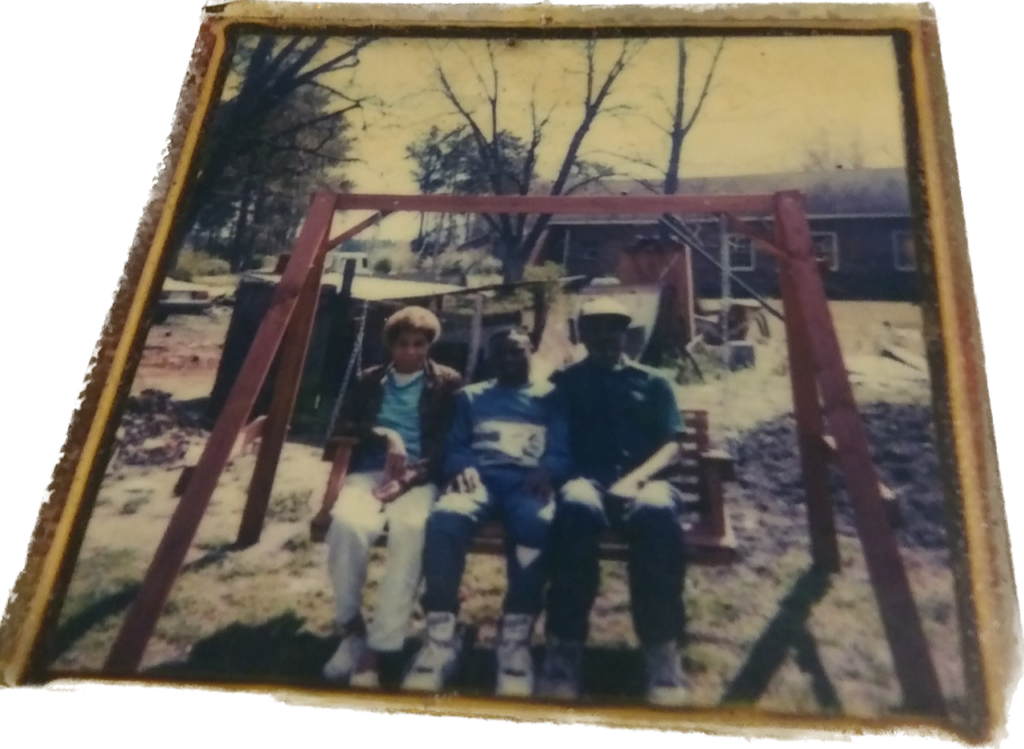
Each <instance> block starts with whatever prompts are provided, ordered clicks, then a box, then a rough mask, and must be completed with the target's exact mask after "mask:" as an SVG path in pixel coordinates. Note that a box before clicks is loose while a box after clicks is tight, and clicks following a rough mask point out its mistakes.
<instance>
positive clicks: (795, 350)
mask: <svg viewBox="0 0 1024 749" xmlns="http://www.w3.org/2000/svg"><path fill="white" fill-rule="evenodd" d="M779 284H780V286H781V289H782V305H783V310H784V315H785V325H786V349H787V351H788V353H789V381H790V385H791V387H792V393H793V411H794V415H795V417H796V431H797V444H798V446H799V448H800V467H801V473H802V476H803V484H804V503H805V505H806V507H807V523H808V526H809V530H810V536H811V555H812V557H813V558H814V563H815V564H816V565H818V566H819V567H821V568H822V569H824V570H827V571H829V572H838V571H839V568H840V565H841V562H840V558H839V540H838V536H837V535H836V518H835V508H834V507H833V504H832V496H831V494H830V493H829V488H828V460H827V456H826V454H825V450H824V449H823V448H822V442H821V435H822V434H823V431H824V425H823V423H822V416H821V402H820V401H819V399H818V382H817V376H816V373H815V371H814V359H813V355H812V354H811V348H810V341H808V339H807V327H806V325H805V324H804V319H803V314H802V313H801V310H800V303H799V300H798V299H797V298H796V297H797V291H796V287H795V284H794V282H793V279H792V277H791V275H790V271H789V264H788V262H785V263H783V264H782V267H780V269H779Z"/></svg>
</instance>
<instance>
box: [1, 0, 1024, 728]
mask: <svg viewBox="0 0 1024 749" xmlns="http://www.w3.org/2000/svg"><path fill="white" fill-rule="evenodd" d="M425 16H426V17H425ZM371 27H372V28H373V29H374V30H379V31H380V32H381V33H382V34H385V35H393V34H418V35H422V34H426V33H431V32H434V33H438V34H440V33H443V34H445V35H450V34H451V32H452V30H453V29H455V30H457V31H461V32H464V33H465V34H467V35H473V36H480V35H481V32H483V33H484V34H491V33H493V34H501V33H505V32H508V33H517V34H523V33H526V34H534V35H542V36H543V35H547V34H551V35H559V36H563V35H564V34H565V32H567V31H568V32H572V31H574V30H575V31H577V32H579V33H584V32H589V31H590V30H591V29H593V28H595V27H596V28H604V29H608V32H607V33H614V32H616V31H618V30H619V29H628V30H630V31H635V32H637V33H649V34H657V35H669V34H673V33H675V34H678V33H679V32H680V31H682V30H685V32H686V33H688V34H689V33H694V32H696V33H701V32H704V33H709V34H710V33H714V34H716V35H720V34H721V33H722V32H723V31H726V32H734V33H751V32H759V33H763V34H783V33H786V32H788V31H797V32H825V33H830V34H852V33H872V32H874V33H894V34H899V35H901V38H903V39H905V44H906V48H905V49H904V50H902V52H899V54H898V57H899V59H900V60H901V64H900V82H901V88H902V90H903V94H904V110H905V111H904V115H905V132H906V133H907V168H908V172H909V173H910V174H911V175H912V176H913V177H914V179H912V180H911V183H910V184H911V202H912V207H913V213H914V217H915V221H916V222H917V226H916V231H917V236H916V237H915V238H916V239H917V240H919V244H918V247H920V248H922V252H921V253H920V255H919V260H920V261H921V265H922V268H921V269H920V270H919V277H921V278H922V279H923V280H925V281H926V282H927V283H925V284H923V286H924V289H923V296H922V300H921V308H922V313H923V315H924V324H925V334H926V346H927V355H928V361H929V364H930V369H931V377H932V389H933V401H934V409H933V411H934V417H935V420H936V433H937V437H938V445H937V446H938V449H939V451H940V454H941V455H942V456H943V457H944V458H951V459H952V460H950V461H942V462H943V467H944V468H945V469H946V472H945V475H943V477H942V478H943V485H944V488H945V492H946V504H947V509H952V510H955V512H953V513H951V517H950V518H949V529H950V554H951V557H952V559H953V570H954V576H955V580H956V597H957V603H958V614H959V618H960V626H961V631H962V639H963V651H964V652H963V655H964V660H965V680H966V684H967V690H966V693H967V695H968V698H969V700H970V701H971V704H969V705H968V713H969V715H970V716H971V723H970V724H969V725H967V726H950V725H949V724H946V723H942V724H939V723H935V722H932V721H927V720H923V719H922V720H918V719H915V718H913V717H910V716H906V717H900V718H878V719H853V718H826V717H823V716H798V715H790V714H777V713H770V712H766V711H763V710H759V709H757V708H743V709H734V708H701V709H691V710H685V711H681V712H678V713H671V714H670V713H665V712H663V711H654V710H651V709H648V708H644V707H639V706H638V707H628V708H622V707H600V708H591V707H583V706H580V707H577V708H575V709H574V710H573V711H572V718H573V720H577V721H578V720H580V719H583V720H586V721H589V722H593V723H604V724H607V725H613V726H643V727H659V728H672V729H695V730H701V731H708V732H716V733H729V734H737V733H739V734H751V733H756V734H757V735H759V736H764V735H786V736H792V735H794V732H798V733H801V734H806V733H807V732H813V733H822V732H825V733H832V732H834V731H836V730H840V731H845V732H854V733H871V732H880V731H891V730H892V729H894V728H915V729H918V730H923V731H929V730H936V729H938V730H940V731H942V732H944V733H947V732H949V733H953V734H954V735H958V736H960V737H961V738H963V739H967V740H972V741H979V740H984V739H986V738H988V737H989V736H991V734H992V731H993V730H994V729H995V728H996V727H997V726H1001V725H1003V724H1005V721H1006V709H1007V703H1008V697H1009V689H1010V687H1011V680H1012V679H1013V678H1015V676H1016V675H1017V672H1018V670H1019V669H1018V664H1017V660H1016V658H1015V657H1012V656H1011V657H1008V656H1009V654H1011V653H1016V647H1015V645H1016V642H1017V637H1016V633H1017V624H1016V622H1017V621H1018V618H1019V615H1018V606H1017V600H1016V593H1015V591H1014V588H1013V575H1012V566H1011V563H1010V555H1009V540H1008V530H1007V525H1006V518H1005V513H1004V508H1003V503H1002V496H1001V491H1000V487H999V478H998V469H997V465H996V457H995V448H994V438H993V427H992V418H991V413H990V409H989V402H988V392H987V387H986V383H985V377H984V370H983V362H982V354H981V338H980V332H979V326H978V319H977V312H976V309H975V303H974V294H973V288H972V284H971V275H970V268H969V263H968V255H967V246H966V231H965V227H964V221H963V208H962V203H961V200H960V195H959V188H958V185H957V171H956V164H955V159H954V153H953V147H952V127H951V123H950V119H949V111H948V102H947V98H946V91H945V85H944V82H943V77H942V68H941V61H940V59H939V48H938V36H937V29H936V25H935V19H934V16H933V14H932V12H931V11H930V9H928V8H926V7H919V6H912V5H870V6H869V5H863V6H860V5H842V6H835V5H833V6H829V5H824V4H822V5H800V6H795V5H777V6H735V7H732V8H714V9H702V10H695V9H681V8H642V7H614V8H567V7H553V6H518V7H513V6H490V7H485V6H439V7H438V9H437V10H436V11H434V10H432V11H431V12H430V13H429V15H428V14H425V13H424V10H423V8H421V7H419V6H398V5H389V6H373V5H352V6H326V7H319V8H318V7H316V6H313V5H272V4H262V3H250V2H242V3H237V4H230V5H226V6H217V7H210V8H207V9H206V12H205V14H204V17H203V19H202V23H201V28H200V32H199V36H198V39H197V43H196V47H195V52H194V54H193V59H192V62H191V65H190V68H189V73H188V76H187V77H186V80H185V83H184V86H183V88H182V93H181V97H180V99H179V104H178V108H177V114H176V119H175V124H174V127H173V130H172V135H171V139H170V142H169V148H168V156H167V159H166V160H165V162H164V166H163V169H162V171H161V174H160V178H159V180H158V183H157V186H156V188H155V189H154V191H153V194H152V196H151V199H150V202H149V205H148V206H147V208H146V211H145V213H144V217H143V220H142V222H141V223H140V226H139V228H138V231H137V233H136V237H135V241H134V242H133V245H132V249H131V253H130V255H129V258H128V262H127V264H126V266H125V273H124V275H123V277H122V280H121V284H120V287H119V289H118V292H117V295H116V297H115V302H114V305H113V307H112V309H111V312H110V315H109V317H108V319H107V322H106V325H105V327H104V332H103V335H102V338H101V342H100V346H99V349H98V353H97V354H96V356H95V358H94V360H93V362H92V365H91V373H90V378H89V381H88V384H87V385H86V388H85V390H84V392H83V399H82V405H81V406H80V408H79V409H78V411H77V412H76V414H75V416H74V418H73V421H72V424H71V428H70V430H69V432H68V439H67V441H66V443H65V447H64V451H63V456H62V459H61V461H60V464H59V465H58V468H57V470H56V471H55V473H54V478H53V482H52V484H51V487H50V488H51V497H50V499H49V501H48V502H47V503H46V505H44V507H43V509H42V511H41V513H40V518H39V522H38V524H37V526H36V529H35V532H34V534H33V539H32V543H31V546H30V552H29V557H28V560H27V563H26V566H25V569H24V571H23V572H22V574H21V576H20V577H19V579H18V582H17V584H16V585H15V588H14V592H13V595H12V601H13V603H12V604H11V605H10V606H9V609H8V611H7V612H6V615H5V619H4V621H3V625H2V627H0V666H2V668H3V680H4V682H5V683H7V684H10V685H15V684H29V683H42V682H45V681H48V680H49V679H50V678H52V677H51V676H49V675H48V674H47V672H46V669H45V664H44V663H41V662H40V655H41V654H42V653H44V652H45V644H46V639H47V636H49V635H52V631H53V625H54V624H55V620H56V615H57V613H58V612H59V608H60V603H61V601H62V599H63V594H64V591H65V589H66V587H67V583H68V580H69V578H70V573H71V571H72V567H73V565H71V564H70V563H69V562H70V561H71V560H72V559H73V558H74V557H75V556H76V555H77V550H78V547H79V546H80V543H81V539H82V536H83V535H84V531H85V525H86V522H85V521H86V520H87V518H88V516H89V514H90V512H91V509H92V504H93V501H94V499H95V495H96V491H97V490H98V486H99V483H100V480H101V479H102V470H98V469H99V468H101V467H102V466H104V465H105V464H106V462H107V459H108V458H109V457H110V450H111V444H112V438H113V434H114V431H115V430H116V426H117V423H116V419H115V418H114V417H116V416H117V415H119V414H120V413H121V411H122V410H123V406H124V403H125V400H126V398H127V394H128V390H129V388H130V385H131V381H132V377H133V375H134V373H135V370H136V368H137V366H138V363H139V360H140V358H141V353H142V347H143V345H144V342H145V333H146V329H147V328H146V325H147V321H148V319H149V317H150V313H151V312H152V309H153V305H154V304H155V302H156V298H157V292H158V290H159V284H158V281H159V280H160V279H161V278H162V277H163V275H164V274H165V273H166V271H167V266H168V264H169V260H170V258H169V256H168V255H169V253H168V252H167V250H168V247H170V246H173V244H174V242H173V241H172V240H173V238H174V233H175V231H176V226H175V223H176V222H175V217H176V216H177V215H179V213H180V210H179V209H180V208H181V207H182V205H183V200H184V199H185V198H186V195H187V188H188V185H189V183H190V181H191V180H190V176H191V171H192V160H193V158H194V156H195V154H196V151H197V148H198V147H199V146H200V140H201V137H202V134H203V128H204V125H205V124H206V122H207V118H208V115H209V113H210V111H211V109H212V104H213V102H214V100H215V95H216V93H217V92H218V91H219V89H220V87H221V85H222V83H223V80H224V79H225V77H226V75H227V68H228V64H227V63H228V61H229V59H230V58H229V57H228V54H227V53H228V52H229V39H228V36H229V32H235V31H241V30H244V29H247V28H260V29H268V30H273V31H276V32H280V33H287V32H289V31H301V32H303V33H310V32H321V33H331V34H332V35H335V34H344V33H346V32H348V31H353V32H365V31H366V29H367V28H371ZM908 92H909V95H910V96H912V100H909V99H908ZM80 678H88V679H89V680H93V681H106V680H105V679H103V678H95V677H91V676H89V677H80ZM110 681H116V682H118V683H123V682H125V681H130V682H146V681H147V679H145V678H144V677H140V678H131V679H128V680H126V679H120V678H119V679H116V680H113V679H111V680H110ZM149 681H153V680H149ZM163 683H168V682H166V681H164V682H163ZM172 683H175V684H182V685H186V684H187V685H190V686H201V687H203V688H207V689H227V690H240V691H256V692H273V693H276V694H279V695H280V696H282V697H283V698H285V699H287V700H289V701H293V702H303V703H313V704H336V705H345V706H349V707H361V708H369V709H379V710H403V711H409V712H425V713H434V714H453V715H464V716H477V717H502V718H514V719H527V720H555V721H559V720H565V719H566V711H565V710H564V708H563V709H558V708H556V707H553V706H551V705H545V704H538V703H532V702H521V703H520V702H511V701H495V700H490V699H486V698H476V697H447V696H446V697H443V698H441V699H437V698H424V697H416V696H411V695H359V694H352V693H348V692H338V691H333V690H329V689H319V688H298V687H282V686H281V685H275V684H266V683H264V684H261V683H255V682H246V683H242V684H210V683H208V682H187V681H182V682H177V681H175V682H172Z"/></svg>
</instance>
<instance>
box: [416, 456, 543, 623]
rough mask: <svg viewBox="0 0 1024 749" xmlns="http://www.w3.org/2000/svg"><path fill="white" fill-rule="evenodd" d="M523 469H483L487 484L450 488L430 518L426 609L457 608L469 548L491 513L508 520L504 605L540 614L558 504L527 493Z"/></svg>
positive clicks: (513, 610)
mask: <svg viewBox="0 0 1024 749" xmlns="http://www.w3.org/2000/svg"><path fill="white" fill-rule="evenodd" d="M527 475H528V474H527V472H526V471H523V470H522V469H505V470H492V471H487V472H485V471H481V472H480V476H481V479H482V482H483V486H482V487H480V488H479V489H478V490H477V491H475V492H472V493H458V492H448V493H446V494H443V495H442V496H441V498H440V499H439V500H438V501H437V504H436V505H434V508H433V510H432V511H431V513H430V517H429V518H427V531H426V545H425V548H424V552H423V576H424V578H425V579H426V592H425V593H424V595H423V608H424V609H425V610H426V611H428V612H431V611H448V612H451V613H457V612H458V610H459V586H460V585H461V583H462V573H463V571H464V570H465V568H466V554H467V553H468V552H469V545H470V543H471V542H472V540H473V535H474V534H475V533H476V531H477V529H478V528H479V526H480V524H481V523H483V522H486V521H488V520H492V519H498V520H501V522H502V523H503V524H504V526H505V556H506V559H507V561H508V592H507V593H506V595H505V604H504V611H505V613H508V614H537V613H539V612H540V610H541V607H542V606H543V598H544V583H545V581H546V574H547V569H546V562H547V553H546V552H547V548H548V538H549V536H550V533H551V523H552V520H553V518H554V510H555V504H554V503H553V502H548V503H545V502H544V501H543V500H541V499H539V498H537V497H535V496H531V495H528V494H527V493H526V492H525V491H524V489H523V482H524V481H525V479H526V476H527Z"/></svg>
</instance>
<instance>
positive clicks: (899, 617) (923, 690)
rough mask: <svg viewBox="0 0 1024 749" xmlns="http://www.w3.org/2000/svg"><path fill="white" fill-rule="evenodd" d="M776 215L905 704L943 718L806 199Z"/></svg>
mask: <svg viewBox="0 0 1024 749" xmlns="http://www.w3.org/2000/svg"><path fill="white" fill-rule="evenodd" d="M775 215H776V225H777V226H778V227H779V228H780V229H781V231H782V235H781V236H782V238H783V242H782V245H783V246H784V248H785V249H786V250H787V251H788V252H789V253H790V257H791V260H790V269H791V273H792V279H793V281H794V285H795V287H796V292H797V293H796V301H797V302H798V303H799V308H800V310H801V313H802V315H803V319H804V321H805V324H806V326H807V334H808V336H807V338H808V340H809V341H810V344H811V346H810V348H811V352H812V354H813V358H814V362H815V364H816V365H817V371H818V382H819V385H820V387H821V392H822V396H823V398H824V402H825V416H826V418H827V419H828V423H829V426H830V428H831V431H832V434H833V436H834V437H835V440H836V447H837V452H838V461H839V466H840V468H841V470H842V472H843V476H844V478H845V480H846V485H847V489H848V491H849V494H850V500H851V503H852V505H853V509H854V521H855V524H856V527H857V534H858V536H859V537H860V541H861V545H862V547H863V549H864V556H865V560H866V562H867V568H868V574H869V576H870V579H871V584H872V587H873V588H874V592H875V597H876V599H877V601H878V608H879V614H880V615H881V619H882V625H883V627H884V629H885V633H886V637H887V638H888V641H889V648H890V651H891V653H892V658H893V663H894V665H895V669H896V675H897V678H898V679H899V682H900V686H901V687H902V690H903V700H904V704H903V708H904V709H906V710H908V711H911V712H916V713H920V714H928V715H935V716H944V715H945V714H946V704H945V701H944V699H943V696H942V690H941V688H940V687H939V679H938V675H937V673H936V671H935V664H934V662H933V660H932V656H931V651H930V650H929V647H928V641H927V639H926V638H925V634H924V628H923V627H922V625H921V617H920V615H919V613H918V610H917V606H916V605H915V603H914V597H913V593H912V592H911V589H910V581H909V579H908V578H907V572H906V568H905V567H904V565H903V559H902V557H901V556H900V551H899V547H898V546H897V544H896V537H895V534H894V533H893V531H892V529H891V528H890V527H889V524H888V522H887V521H886V517H885V510H884V506H883V505H884V503H883V502H882V498H881V495H880V493H879V490H878V475H877V473H876V471H875V465H874V463H873V461H872V459H871V452H870V449H869V446H868V439H867V433H866V431H865V429H864V425H863V423H862V422H861V418H860V413H859V412H858V410H857V406H856V403H855V401H854V399H853V390H852V388H851V386H850V380H849V377H848V375H847V372H846V366H845V364H844V362H843V356H842V351H841V350H840V348H839V340H838V338H837V337H836V332H835V327H834V325H833V322H832V316H831V313H830V311H829V307H828V299H827V298H826V296H825V287H824V285H823V283H822V280H821V274H820V273H819V272H818V268H817V263H816V261H815V258H814V254H813V252H812V249H811V236H810V228H809V227H808V224H807V216H806V213H805V212H804V206H803V199H802V196H801V195H800V194H799V193H796V192H786V193H780V194H778V195H777V196H776V208H775Z"/></svg>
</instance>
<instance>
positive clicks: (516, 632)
mask: <svg viewBox="0 0 1024 749" xmlns="http://www.w3.org/2000/svg"><path fill="white" fill-rule="evenodd" d="M532 634H533V617H532V616H530V615H529V614H506V615H505V616H504V617H502V620H501V639H500V641H499V642H498V684H497V688H496V689H495V693H496V694H497V695H498V696H499V697H531V696H533V658H532V656H531V655H530V637H531V635H532Z"/></svg>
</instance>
